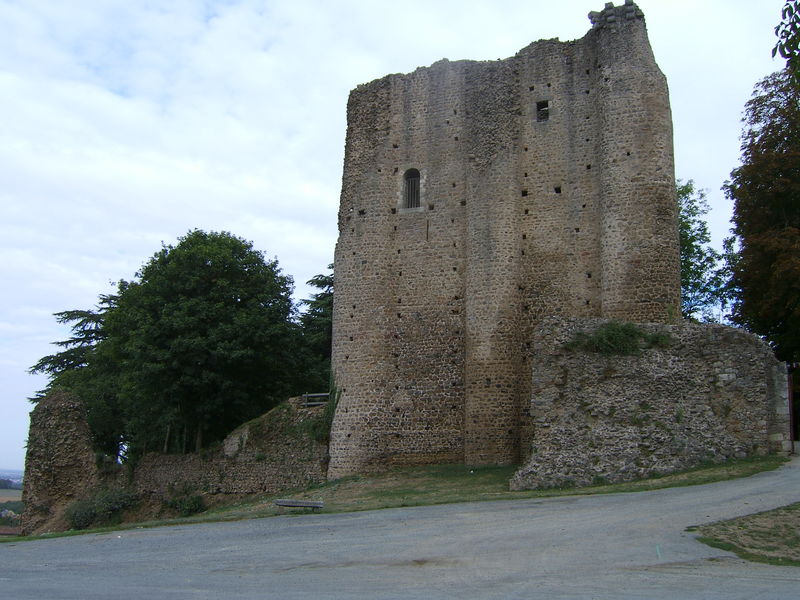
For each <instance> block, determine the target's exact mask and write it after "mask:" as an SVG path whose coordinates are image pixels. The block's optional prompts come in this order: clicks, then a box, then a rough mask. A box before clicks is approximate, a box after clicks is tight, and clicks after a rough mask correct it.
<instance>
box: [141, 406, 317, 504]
mask: <svg viewBox="0 0 800 600" xmlns="http://www.w3.org/2000/svg"><path fill="white" fill-rule="evenodd" d="M301 406H302V405H301V402H300V400H299V399H293V400H291V401H289V402H288V403H286V404H282V405H280V406H278V407H277V408H275V409H274V410H272V411H270V412H268V413H267V414H265V415H263V416H261V417H259V418H257V419H254V420H253V421H250V422H248V423H245V424H244V425H241V426H240V427H238V428H237V429H236V430H234V431H233V432H232V433H231V434H230V435H228V437H227V438H225V440H224V441H223V443H222V446H221V447H220V448H219V449H217V450H216V451H214V452H206V453H201V454H166V455H165V454H148V455H146V456H144V457H143V458H142V459H141V460H140V461H139V463H138V464H137V465H136V468H135V470H134V475H133V488H134V489H135V490H136V492H138V493H140V494H146V495H149V496H151V497H156V498H163V497H169V496H170V495H173V494H175V493H177V492H180V491H181V489H191V490H195V491H198V492H203V493H206V494H211V495H217V494H223V495H230V494H236V495H247V494H268V493H273V492H278V491H280V490H285V489H290V488H296V487H306V486H308V485H310V484H312V483H319V482H322V481H325V471H326V466H327V465H326V460H327V446H326V445H324V444H319V443H317V442H315V441H314V440H313V439H312V438H311V437H310V436H309V435H307V434H304V433H303V432H302V430H301V429H300V428H301V427H302V423H303V422H304V421H306V420H308V419H313V418H315V417H317V416H318V415H319V414H320V413H321V411H322V410H323V407H317V408H302V407H301Z"/></svg>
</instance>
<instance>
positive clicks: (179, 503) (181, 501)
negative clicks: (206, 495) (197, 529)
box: [167, 494, 206, 517]
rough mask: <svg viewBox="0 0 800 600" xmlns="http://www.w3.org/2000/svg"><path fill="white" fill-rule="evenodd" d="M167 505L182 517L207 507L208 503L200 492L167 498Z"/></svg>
mask: <svg viewBox="0 0 800 600" xmlns="http://www.w3.org/2000/svg"><path fill="white" fill-rule="evenodd" d="M167 506H169V507H170V508H171V509H173V510H175V511H177V512H178V514H179V515H180V516H182V517H188V516H191V515H194V514H197V513H199V512H203V511H204V510H205V509H206V504H205V502H204V501H203V497H202V496H201V495H200V494H184V495H182V496H178V497H176V498H171V499H169V500H167Z"/></svg>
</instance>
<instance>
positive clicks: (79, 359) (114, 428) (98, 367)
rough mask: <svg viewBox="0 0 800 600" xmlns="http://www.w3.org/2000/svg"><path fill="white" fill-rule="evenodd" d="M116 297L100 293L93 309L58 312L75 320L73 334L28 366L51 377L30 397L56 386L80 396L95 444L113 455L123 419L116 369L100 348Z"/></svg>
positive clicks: (36, 398) (64, 318)
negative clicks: (107, 315)
mask: <svg viewBox="0 0 800 600" xmlns="http://www.w3.org/2000/svg"><path fill="white" fill-rule="evenodd" d="M116 300H117V296H115V295H109V294H106V295H101V296H100V299H99V302H98V304H97V306H96V307H95V309H94V310H65V311H62V312H58V313H55V317H56V320H57V321H58V322H59V323H62V324H67V323H72V325H71V328H72V337H70V338H69V339H67V340H64V341H59V342H54V344H55V345H56V346H58V347H61V348H63V350H62V351H61V352H57V353H55V354H50V355H48V356H44V357H42V358H41V359H39V361H38V362H37V363H36V364H35V365H33V367H31V368H30V369H29V372H30V373H43V374H46V375H48V376H49V377H50V381H49V383H48V385H47V387H46V388H45V389H44V390H41V391H39V392H37V394H36V396H34V397H33V398H31V399H30V400H31V401H32V402H38V401H39V400H41V399H42V398H44V397H45V396H46V395H47V394H49V393H50V392H51V391H53V390H54V389H57V388H64V389H68V390H70V391H72V392H74V393H75V394H76V395H78V396H79V397H80V398H81V400H82V402H83V403H84V405H85V406H86V408H87V420H88V422H89V428H90V429H91V431H92V436H93V438H94V445H95V447H96V448H97V449H98V450H100V451H102V452H104V453H106V454H109V455H112V456H116V455H118V454H119V451H120V444H121V443H122V440H123V421H122V415H121V408H120V405H119V399H118V397H117V393H116V392H117V387H118V382H117V369H116V367H115V365H114V364H113V362H110V361H109V360H108V357H107V356H106V353H104V352H102V351H100V343H101V342H102V341H103V340H104V339H105V337H106V335H105V331H104V328H103V323H104V320H105V316H106V314H107V313H108V311H109V310H111V309H113V308H114V306H115V305H116Z"/></svg>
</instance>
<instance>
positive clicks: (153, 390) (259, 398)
mask: <svg viewBox="0 0 800 600" xmlns="http://www.w3.org/2000/svg"><path fill="white" fill-rule="evenodd" d="M291 292H292V280H291V278H290V277H288V276H284V275H282V274H281V272H280V269H279V268H278V264H277V261H275V260H273V261H266V260H264V258H263V255H262V254H261V253H260V252H258V251H256V250H254V249H253V248H252V245H251V244H250V243H249V242H246V241H244V240H242V239H240V238H237V237H235V236H233V235H231V234H229V233H224V232H223V233H205V232H203V231H197V230H195V231H192V232H190V233H189V234H187V235H186V236H184V237H183V238H181V239H180V242H179V244H178V245H177V246H175V247H172V246H164V247H163V248H162V249H161V251H159V252H158V253H156V254H155V255H154V256H153V257H152V258H151V259H150V261H149V262H148V263H147V264H145V265H144V267H143V268H142V270H141V271H140V272H139V273H137V280H136V281H133V282H125V281H123V282H120V284H119V294H118V296H119V297H118V300H117V306H116V307H115V309H114V310H113V311H111V312H110V313H109V314H108V315H107V318H106V322H105V329H106V334H107V336H108V341H109V345H110V349H111V353H112V354H113V357H114V361H115V363H116V364H117V365H118V367H119V369H120V377H119V385H120V388H119V393H120V396H121V397H122V401H123V404H124V406H125V410H126V417H127V425H128V427H127V434H128V436H129V443H130V444H132V445H134V446H135V447H136V448H140V449H151V450H153V449H160V448H162V447H163V448H165V449H170V447H171V445H173V446H175V445H177V446H179V447H178V448H176V449H178V450H182V449H185V448H187V447H191V446H193V447H194V449H195V450H199V449H200V448H201V447H203V445H204V444H207V443H210V442H212V441H215V440H218V439H221V438H222V437H223V436H224V435H225V434H226V433H227V432H228V431H230V430H231V429H233V428H234V427H235V426H236V425H238V424H240V423H243V422H244V421H247V420H249V419H251V418H253V417H255V416H257V415H259V414H261V413H263V412H265V411H266V410H268V409H269V408H271V407H272V406H274V405H276V404H277V403H278V402H280V400H282V399H283V398H285V397H287V396H289V395H290V394H291V393H293V392H294V391H296V389H297V387H298V386H297V383H298V381H297V380H298V376H299V372H300V369H299V367H300V364H299V362H298V360H297V358H296V355H295V354H294V353H293V349H294V348H295V347H296V346H297V345H298V344H299V342H300V338H299V331H298V329H297V327H296V326H295V325H294V323H293V322H292V317H293V306H292V301H291Z"/></svg>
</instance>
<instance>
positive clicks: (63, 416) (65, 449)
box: [22, 392, 99, 535]
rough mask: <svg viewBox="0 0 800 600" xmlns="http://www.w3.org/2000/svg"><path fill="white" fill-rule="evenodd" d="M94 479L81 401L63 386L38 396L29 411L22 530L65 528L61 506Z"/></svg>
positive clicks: (96, 476)
mask: <svg viewBox="0 0 800 600" xmlns="http://www.w3.org/2000/svg"><path fill="white" fill-rule="evenodd" d="M98 482H99V473H98V470H97V465H96V459H95V453H94V450H92V438H91V434H90V432H89V426H88V425H87V424H86V415H85V412H84V409H83V406H82V405H81V403H80V402H79V401H78V400H77V399H76V398H74V397H73V396H70V395H69V394H67V393H66V392H54V393H52V394H50V395H49V396H48V397H46V398H44V399H42V400H40V401H39V403H38V404H37V405H36V407H35V408H34V409H33V411H32V412H31V424H30V432H29V434H28V450H27V453H26V456H25V477H24V479H23V489H22V501H23V502H24V503H25V512H24V513H23V515H22V533H23V535H29V534H31V533H41V532H44V531H61V530H64V529H67V528H68V526H67V523H66V520H65V519H64V510H65V509H66V507H67V506H69V505H70V504H71V503H72V502H74V501H75V500H78V499H80V498H82V497H84V494H85V493H86V490H90V489H92V488H94V487H96V486H97V484H98Z"/></svg>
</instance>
